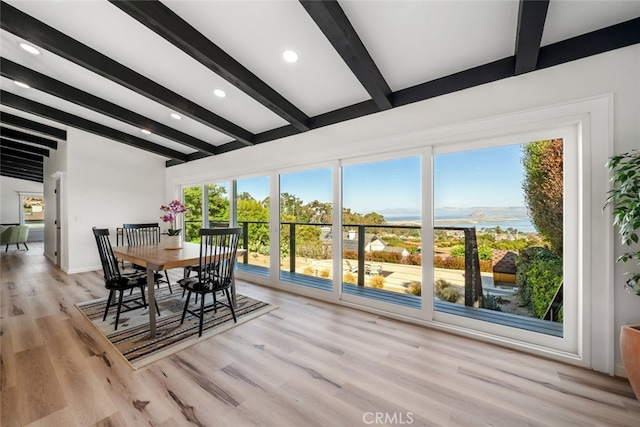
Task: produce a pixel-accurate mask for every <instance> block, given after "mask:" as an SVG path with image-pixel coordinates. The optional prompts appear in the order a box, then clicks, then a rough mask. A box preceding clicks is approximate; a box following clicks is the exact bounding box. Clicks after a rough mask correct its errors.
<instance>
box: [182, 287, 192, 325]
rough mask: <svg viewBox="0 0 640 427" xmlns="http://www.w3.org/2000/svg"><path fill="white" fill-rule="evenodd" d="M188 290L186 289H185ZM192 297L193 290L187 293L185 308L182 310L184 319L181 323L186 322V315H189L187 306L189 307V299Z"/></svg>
mask: <svg viewBox="0 0 640 427" xmlns="http://www.w3.org/2000/svg"><path fill="white" fill-rule="evenodd" d="M185 290H186V289H185ZM190 299H191V291H189V293H188V294H187V301H185V303H184V310H182V319H180V324H181V325H182V324H183V323H184V317H185V316H186V315H187V307H189V300H190Z"/></svg>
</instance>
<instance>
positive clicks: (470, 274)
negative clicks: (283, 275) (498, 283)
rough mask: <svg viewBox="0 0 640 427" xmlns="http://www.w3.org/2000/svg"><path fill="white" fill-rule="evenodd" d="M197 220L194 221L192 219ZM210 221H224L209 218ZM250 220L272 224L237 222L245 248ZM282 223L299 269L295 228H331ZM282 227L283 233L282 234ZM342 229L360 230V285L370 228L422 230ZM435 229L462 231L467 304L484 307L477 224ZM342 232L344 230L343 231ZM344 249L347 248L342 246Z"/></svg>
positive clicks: (346, 226) (347, 226)
mask: <svg viewBox="0 0 640 427" xmlns="http://www.w3.org/2000/svg"><path fill="white" fill-rule="evenodd" d="M191 222H195V221H191ZM210 222H216V223H220V222H224V221H210ZM250 224H269V222H268V221H247V220H243V221H238V226H239V227H241V228H242V234H241V244H242V247H243V248H245V249H248V248H249V225H250ZM280 225H281V227H282V228H284V227H288V231H289V237H288V242H287V243H288V245H289V268H288V271H289V272H291V273H296V260H297V255H298V254H297V253H296V234H297V233H296V230H297V227H298V226H312V227H328V228H332V227H333V224H331V223H320V222H318V223H301V222H282V223H281V224H280ZM282 228H281V235H282ZM342 228H343V229H350V230H353V231H355V232H356V233H357V237H358V238H357V282H356V284H357V285H358V286H364V284H365V274H366V271H367V269H366V259H365V254H366V252H365V247H366V245H367V243H368V242H366V240H365V239H366V234H367V232H371V231H372V230H376V231H377V230H379V229H390V230H420V229H421V226H419V225H393V224H342ZM434 230H449V231H462V232H463V233H464V237H465V239H464V242H465V251H464V253H465V256H464V258H465V260H464V264H465V268H464V288H465V292H464V301H465V305H466V306H469V307H474V306H475V307H482V298H483V290H482V279H481V275H480V259H479V254H478V243H477V238H476V228H475V227H453V226H452V227H449V226H437V227H434ZM341 236H342V233H341ZM343 250H344V248H343ZM248 257H249V252H248V251H247V253H246V254H245V255H244V256H243V258H242V263H243V264H248V263H249V258H248Z"/></svg>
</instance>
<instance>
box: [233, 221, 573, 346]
mask: <svg viewBox="0 0 640 427" xmlns="http://www.w3.org/2000/svg"><path fill="white" fill-rule="evenodd" d="M268 224H269V223H268V222H267V221H238V226H239V227H241V228H242V234H241V242H240V244H241V246H242V247H243V248H246V249H248V248H249V242H250V236H251V229H250V226H251V225H268ZM303 226H304V227H318V228H320V229H322V230H323V231H324V232H325V234H324V235H322V236H321V238H322V242H323V245H326V246H327V248H328V249H327V251H328V252H327V259H328V260H330V261H331V260H332V257H333V254H332V253H331V251H330V248H331V247H332V243H333V236H332V230H333V229H334V227H333V224H330V223H299V222H283V223H281V229H280V236H281V238H283V239H284V241H283V242H282V243H283V245H282V246H287V245H288V248H289V249H288V250H289V260H288V262H287V263H286V264H285V266H283V267H284V268H282V269H281V270H280V271H279V275H280V279H281V280H283V281H286V282H291V283H296V284H298V285H303V286H307V287H311V288H315V289H319V290H324V291H329V292H330V291H331V290H332V289H333V280H332V279H331V278H328V277H318V274H317V271H316V275H310V274H305V273H302V272H298V271H296V270H299V269H301V267H300V265H299V261H300V258H301V257H302V255H301V254H300V252H301V251H303V250H304V249H303V248H300V247H299V246H298V243H301V242H300V241H298V242H296V237H297V236H298V235H299V231H300V230H299V227H303ZM342 227H343V228H342V230H344V232H342V231H341V233H340V238H341V239H343V242H344V241H346V240H350V241H355V242H356V245H354V247H355V252H356V253H357V255H356V259H355V263H354V264H355V267H354V268H353V270H351V271H350V272H352V273H357V279H356V281H355V283H353V284H352V283H345V280H344V277H340V279H341V282H342V289H343V292H344V293H345V294H351V295H360V296H365V297H367V298H371V299H376V300H380V301H385V302H390V303H394V304H399V305H402V306H406V307H410V308H416V309H419V308H420V307H421V305H422V298H421V297H420V296H416V295H412V294H409V293H406V292H404V291H403V292H399V291H392V290H388V289H375V288H372V287H370V286H365V282H366V279H367V275H368V274H369V273H370V271H371V270H370V268H367V267H370V266H371V263H370V262H369V261H368V260H367V257H368V256H370V255H367V253H371V252H367V251H366V250H365V249H366V246H367V244H368V243H370V242H367V239H366V236H368V235H370V234H374V235H380V234H382V233H380V231H381V230H389V232H390V234H394V232H395V234H400V233H402V231H407V232H411V231H416V230H420V229H421V226H419V225H389V224H367V225H363V224H343V225H342ZM434 229H435V230H446V231H458V232H460V233H461V234H464V245H465V260H464V305H463V304H459V303H451V302H447V301H440V300H438V299H436V300H435V301H434V305H435V307H434V308H435V309H436V311H440V312H445V313H450V314H457V315H460V316H464V317H469V318H475V319H478V320H484V321H488V322H492V323H500V324H505V325H508V326H514V327H518V328H521V329H526V330H532V331H535V332H540V333H544V334H549V335H554V336H562V334H563V325H562V323H558V322H549V321H548V320H542V319H536V318H531V317H527V316H520V315H514V314H509V313H502V312H495V311H492V310H474V308H477V307H482V298H483V296H484V294H483V285H482V277H481V274H480V262H479V254H478V244H477V238H476V230H475V227H448V226H438V227H434ZM327 231H329V232H328V233H327ZM300 232H302V231H300ZM349 232H351V233H349ZM321 233H322V232H321ZM349 237H351V239H349ZM298 240H299V239H298ZM344 246H345V244H343V250H344V249H345V248H344ZM250 255H251V254H250V253H249V252H247V254H246V255H244V257H243V258H242V259H241V260H240V263H239V265H238V268H239V270H241V271H245V272H248V273H251V274H255V275H261V276H268V274H269V273H268V271H269V270H268V267H265V266H260V265H255V264H251V263H250V262H249V261H250V260H249V256H250ZM344 255H345V254H344V253H343V257H344ZM280 256H281V254H280ZM418 256H420V255H418ZM282 258H284V257H281V259H282ZM315 261H321V260H315ZM384 264H385V268H389V266H390V265H391V268H393V264H392V263H384ZM267 265H268V264H267ZM336 274H340V275H342V274H346V272H343V271H339V272H337V273H336ZM421 276H422V275H421V274H420V273H416V274H415V277H414V278H411V279H410V280H415V281H417V282H421V280H422V277H421Z"/></svg>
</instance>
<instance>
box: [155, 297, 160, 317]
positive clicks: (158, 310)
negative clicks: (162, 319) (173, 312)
mask: <svg viewBox="0 0 640 427" xmlns="http://www.w3.org/2000/svg"><path fill="white" fill-rule="evenodd" d="M153 302H155V303H156V311H157V312H158V316H160V307H158V301H157V300H155V301H153Z"/></svg>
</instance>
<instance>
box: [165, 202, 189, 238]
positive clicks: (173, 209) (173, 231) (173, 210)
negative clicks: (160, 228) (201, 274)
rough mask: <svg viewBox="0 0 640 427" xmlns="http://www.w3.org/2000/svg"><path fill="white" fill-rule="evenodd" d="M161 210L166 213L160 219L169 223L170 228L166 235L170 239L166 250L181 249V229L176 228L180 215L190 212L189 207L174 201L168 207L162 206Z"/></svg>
mask: <svg viewBox="0 0 640 427" xmlns="http://www.w3.org/2000/svg"><path fill="white" fill-rule="evenodd" d="M160 210H161V211H163V212H166V213H165V214H164V215H162V216H161V217H160V219H161V220H162V221H164V222H168V223H169V224H170V225H169V228H168V229H167V231H166V233H164V234H166V235H167V236H169V237H168V239H167V242H166V245H165V248H166V249H179V248H181V247H182V237H181V236H180V232H181V231H182V229H181V228H178V227H177V226H176V224H177V219H178V215H179V214H183V213H185V212H188V211H189V210H188V209H187V207H186V206H185V205H184V203H182V202H181V201H180V200H173V201H172V202H171V203H169V204H168V205H162V206H160Z"/></svg>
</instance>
